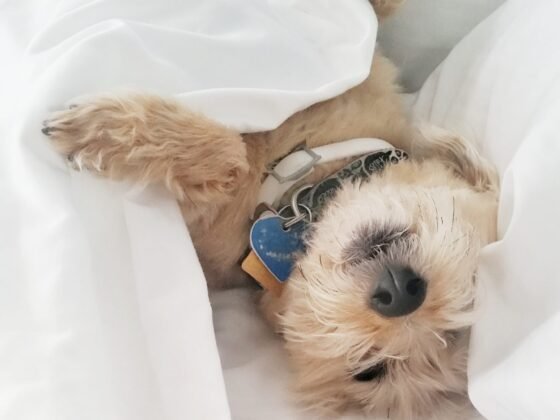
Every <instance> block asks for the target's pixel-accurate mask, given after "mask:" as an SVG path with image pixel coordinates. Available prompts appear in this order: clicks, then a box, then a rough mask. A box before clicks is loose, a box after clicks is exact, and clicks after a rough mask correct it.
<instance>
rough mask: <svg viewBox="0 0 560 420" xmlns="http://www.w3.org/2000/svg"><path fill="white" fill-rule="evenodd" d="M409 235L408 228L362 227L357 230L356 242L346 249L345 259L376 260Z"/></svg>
mask: <svg viewBox="0 0 560 420" xmlns="http://www.w3.org/2000/svg"><path fill="white" fill-rule="evenodd" d="M407 234H408V228H407V227H406V226H382V227H375V226H371V225H365V226H362V227H360V228H359V229H357V230H356V233H355V238H354V240H352V242H351V243H350V244H349V245H348V246H346V247H345V249H344V251H343V255H344V259H345V260H347V261H356V260H364V259H371V258H376V257H377V256H378V255H379V254H381V253H383V252H385V251H386V250H387V248H388V247H389V245H391V243H393V242H395V241H396V240H399V239H402V238H404V237H406V236H407Z"/></svg>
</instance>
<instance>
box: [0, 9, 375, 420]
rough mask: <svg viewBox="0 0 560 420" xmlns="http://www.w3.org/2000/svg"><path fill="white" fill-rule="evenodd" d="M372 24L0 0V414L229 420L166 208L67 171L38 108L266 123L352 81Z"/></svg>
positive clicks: (209, 333)
mask: <svg viewBox="0 0 560 420" xmlns="http://www.w3.org/2000/svg"><path fill="white" fill-rule="evenodd" d="M376 27H377V26H376V20H375V16H374V14H373V11H372V10H371V7H370V6H369V4H368V3H367V2H366V1H365V0H347V1H345V2H331V1H328V0H314V1H313V2H308V1H304V0H301V1H299V0H292V1H285V0H279V1H274V0H269V1H266V0H204V1H200V0H158V1H145V2H139V1H134V0H119V1H111V0H97V1H87V0H62V1H51V2H42V1H34V0H12V1H10V0H8V1H3V2H1V4H0V54H1V56H2V66H1V67H0V72H1V77H0V91H1V92H2V97H1V98H0V111H1V112H0V115H1V120H0V122H1V126H0V129H1V131H0V134H1V136H0V137H1V139H2V141H1V142H0V159H1V164H0V191H1V194H0V197H1V200H2V205H1V208H2V217H1V218H0V232H1V234H0V418H2V419H9V420H18V419H29V420H35V419H41V420H50V419H52V420H55V419H56V420H76V419H80V420H88V419H91V420H101V419H103V420H109V419H116V420H127V419H130V420H141V419H146V420H156V419H157V420H159V419H166V420H167V419H177V420H179V419H181V420H185V419H193V420H194V419H197V420H198V419H211V420H214V419H227V418H229V417H230V414H229V411H230V410H229V406H228V403H227V398H226V394H225V388H224V382H223V377H222V373H221V368H220V362H219V358H218V353H217V349H216V343H215V338H214V334H213V329H212V321H211V310H210V305H209V301H208V296H207V291H206V285H205V281H204V278H203V275H202V272H201V270H200V266H199V264H198V261H197V259H196V256H195V253H194V250H193V247H192V244H191V242H190V240H189V237H188V233H187V231H186V229H185V227H184V224H183V221H182V219H181V215H180V212H179V211H178V208H177V205H176V203H175V202H174V201H173V199H172V198H171V197H170V196H169V195H168V194H166V193H165V192H164V191H161V190H159V189H158V188H152V189H148V190H146V191H139V190H135V189H132V188H130V187H129V186H128V185H126V184H115V183H111V182H109V181H106V180H101V179H97V178H95V177H93V176H92V175H90V174H87V173H84V174H79V173H75V172H72V171H70V170H69V169H68V168H67V167H66V165H65V163H64V160H63V159H62V158H61V157H59V156H57V155H56V154H55V153H54V152H53V151H52V150H51V149H50V147H49V145H48V140H47V139H46V138H45V137H44V136H42V135H41V132H40V129H41V122H42V120H43V119H45V118H46V117H47V116H48V112H49V111H54V110H57V109H60V108H61V107H63V106H64V104H65V103H67V102H68V101H69V100H71V99H72V98H74V97H76V96H81V95H90V94H95V93H99V92H104V91H114V90H115V89H133V90H134V89H139V90H142V91H146V90H148V91H153V92H155V93H159V94H164V95H165V94H171V95H175V96H177V97H179V98H180V99H181V100H182V101H184V102H185V103H186V104H187V105H189V106H190V107H191V108H194V109H196V110H199V111H202V112H204V113H205V114H207V115H209V116H211V117H213V118H216V119H218V120H220V121H222V122H224V123H227V124H230V125H232V126H235V127H237V128H239V129H242V130H261V129H271V128H274V127H275V126H276V125H278V124H279V123H280V122H282V121H283V120H284V119H285V118H287V117H288V116H289V115H291V114H292V113H294V112H296V111H297V110H299V109H302V108H305V107H306V106H308V105H310V104H312V103H314V102H317V101H319V100H323V99H327V98H329V97H332V96H334V95H337V94H339V93H341V92H343V91H345V90H346V89H348V88H350V87H351V86H353V85H355V84H357V83H358V82H360V81H361V80H363V79H364V78H365V77H366V76H367V73H368V71H369V67H370V62H371V56H372V53H373V48H374V45H375V35H376Z"/></svg>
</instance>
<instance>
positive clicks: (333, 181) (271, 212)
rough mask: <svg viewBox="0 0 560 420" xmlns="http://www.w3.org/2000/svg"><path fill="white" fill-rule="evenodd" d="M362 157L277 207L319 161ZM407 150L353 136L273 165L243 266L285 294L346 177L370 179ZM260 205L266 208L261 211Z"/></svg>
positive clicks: (303, 150)
mask: <svg viewBox="0 0 560 420" xmlns="http://www.w3.org/2000/svg"><path fill="white" fill-rule="evenodd" d="M355 156H359V157H358V158H357V159H355V160H353V161H352V162H350V163H349V164H348V165H346V166H344V167H343V168H342V169H340V170H339V171H337V172H335V173H333V174H331V175H329V176H328V177H326V178H324V179H322V180H321V181H319V182H318V183H317V184H315V185H305V186H303V187H300V188H299V189H297V190H296V191H293V192H292V193H291V200H290V204H289V205H287V206H285V207H283V208H280V209H277V206H278V203H279V202H281V201H282V198H283V196H284V195H285V194H286V192H289V191H290V189H291V188H292V187H293V186H294V185H295V184H296V183H298V182H299V181H301V180H302V179H303V178H304V177H306V176H307V175H309V174H310V173H311V172H312V171H313V168H314V167H315V166H316V165H317V164H322V163H327V162H332V161H336V160H339V159H344V158H349V157H355ZM407 157H408V156H407V154H406V153H405V152H403V151H402V150H399V149H395V148H394V147H393V146H391V144H389V143H387V142H386V141H384V140H380V139H365V138H361V139H353V140H348V141H345V142H341V143H336V144H331V145H327V146H320V147H317V148H314V149H307V148H305V147H304V148H303V149H302V150H298V151H296V152H293V153H291V154H290V155H288V156H287V157H285V158H283V159H282V160H280V161H279V162H278V163H276V165H274V167H273V168H271V169H269V173H270V175H269V176H268V177H267V178H266V179H265V181H264V183H263V186H262V188H261V192H260V194H259V201H260V203H261V204H260V205H259V207H258V208H257V211H256V212H255V213H260V214H256V216H257V217H258V218H257V219H256V220H255V221H254V223H253V226H252V227H251V232H250V245H251V251H250V252H249V255H248V256H247V257H246V258H245V260H244V261H243V263H242V265H241V267H242V269H243V270H244V271H245V272H247V273H248V274H249V275H251V276H252V277H253V278H254V279H255V280H256V281H257V282H258V283H259V284H261V286H263V287H264V288H265V289H268V290H270V291H272V292H274V293H275V294H277V295H278V294H280V292H281V290H282V285H283V282H285V281H286V280H287V279H288V277H289V275H290V273H291V271H292V265H293V261H294V259H295V257H296V255H297V254H298V253H301V252H303V251H304V250H305V240H304V235H305V232H306V231H307V228H308V226H309V224H310V223H311V222H313V221H315V220H317V218H318V217H319V216H320V214H321V211H322V209H323V207H324V205H325V204H326V203H327V202H328V200H329V199H330V198H332V197H333V196H334V194H335V193H336V191H338V189H339V188H340V187H341V186H342V183H343V182H344V181H345V180H352V181H356V180H360V179H366V178H369V177H370V176H371V175H372V174H374V173H377V172H380V171H382V170H383V168H384V167H385V166H386V165H387V164H393V163H398V162H399V161H401V160H402V159H407ZM259 209H265V210H264V211H262V210H261V211H259Z"/></svg>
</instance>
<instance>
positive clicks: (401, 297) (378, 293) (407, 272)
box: [370, 266, 426, 318]
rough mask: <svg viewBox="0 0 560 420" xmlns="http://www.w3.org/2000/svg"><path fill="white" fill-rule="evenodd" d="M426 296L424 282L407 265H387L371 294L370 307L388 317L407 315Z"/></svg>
mask: <svg viewBox="0 0 560 420" xmlns="http://www.w3.org/2000/svg"><path fill="white" fill-rule="evenodd" d="M425 298H426V282H425V281H424V280H423V279H421V278H420V277H418V275H417V274H416V273H415V272H414V271H412V270H411V269H410V268H408V267H399V266H387V267H385V269H384V270H383V272H382V273H381V275H380V276H379V280H378V283H377V286H376V287H375V289H374V290H373V293H372V295H371V301H370V305H371V308H372V309H373V310H374V311H375V312H377V313H378V314H380V315H383V316H385V317H388V318H394V317H398V316H404V315H408V314H410V313H412V312H414V311H415V310H416V309H418V308H419V307H420V305H422V303H423V302H424V299H425Z"/></svg>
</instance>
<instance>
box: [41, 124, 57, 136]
mask: <svg viewBox="0 0 560 420" xmlns="http://www.w3.org/2000/svg"><path fill="white" fill-rule="evenodd" d="M53 131H54V129H53V128H52V127H49V126H46V127H43V128H42V129H41V132H42V133H43V134H44V135H45V136H50V135H51V133H52V132H53Z"/></svg>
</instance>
